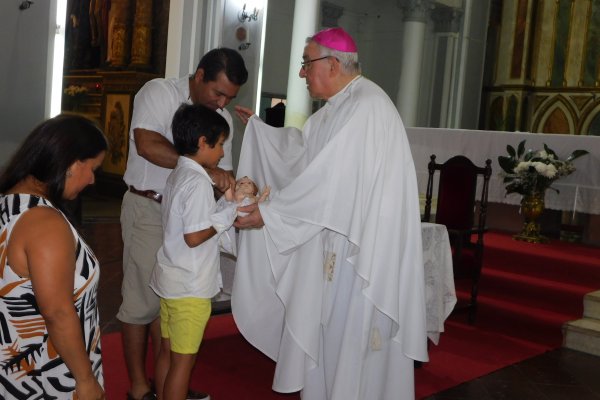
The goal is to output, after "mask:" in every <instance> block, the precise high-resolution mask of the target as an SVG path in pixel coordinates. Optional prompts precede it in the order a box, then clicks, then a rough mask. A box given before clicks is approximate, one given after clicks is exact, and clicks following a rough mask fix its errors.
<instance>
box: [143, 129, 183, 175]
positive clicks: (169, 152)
mask: <svg viewBox="0 0 600 400" xmlns="http://www.w3.org/2000/svg"><path fill="white" fill-rule="evenodd" d="M133 140H135V147H136V148H137V153H138V154H139V155H140V156H141V157H144V158H145V159H146V160H148V161H150V162H151V163H152V164H156V165H158V166H159V167H163V168H170V169H173V168H175V166H177V159H178V158H179V155H178V154H177V152H176V151H175V148H174V147H173V144H172V143H171V142H169V141H168V140H167V138H165V137H164V136H163V135H161V134H160V133H158V132H154V131H150V130H147V129H141V128H135V129H134V130H133Z"/></svg>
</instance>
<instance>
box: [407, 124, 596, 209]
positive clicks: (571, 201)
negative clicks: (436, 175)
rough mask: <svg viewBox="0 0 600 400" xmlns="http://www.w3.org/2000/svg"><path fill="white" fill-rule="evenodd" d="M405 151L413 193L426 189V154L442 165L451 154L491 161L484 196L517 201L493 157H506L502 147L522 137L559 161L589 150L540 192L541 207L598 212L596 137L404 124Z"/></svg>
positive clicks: (476, 161) (515, 143)
mask: <svg viewBox="0 0 600 400" xmlns="http://www.w3.org/2000/svg"><path fill="white" fill-rule="evenodd" d="M406 131H407V134H408V140H409V142H410V149H411V152H412V156H413V159H414V162H415V168H416V170H417V180H418V183H419V192H420V193H421V194H424V193H425V190H426V188H427V176H428V171H427V164H428V163H429V161H430V156H431V155H432V154H435V155H436V162H438V163H443V162H445V161H447V160H448V159H449V158H451V157H453V156H455V155H464V156H466V157H468V158H469V159H470V160H471V161H473V163H474V164H475V165H478V166H484V165H485V160H486V159H488V158H489V159H490V160H492V177H491V179H490V186H489V195H488V200H489V201H490V202H495V203H507V204H519V203H520V201H521V196H520V195H518V194H510V195H508V196H506V195H505V193H506V191H505V188H504V183H503V182H502V179H503V178H502V176H501V175H500V173H501V171H502V170H501V168H500V165H499V164H498V156H505V155H507V152H506V146H507V145H511V146H512V147H514V148H515V149H516V148H517V146H518V144H519V142H521V141H522V140H526V149H533V150H543V148H544V143H545V144H547V145H548V147H550V148H551V149H552V150H554V151H555V152H556V153H557V155H558V156H559V157H560V158H561V159H564V158H566V157H567V156H568V155H569V154H571V152H572V151H573V150H578V149H583V150H587V151H589V153H590V154H588V155H585V156H582V157H580V158H578V159H577V160H575V162H574V163H575V167H576V168H577V171H575V172H574V173H573V174H571V175H569V176H567V177H564V178H561V179H559V180H557V181H556V182H555V183H554V185H553V187H555V188H556V189H558V190H559V191H560V193H559V194H557V193H556V192H554V191H552V190H547V191H546V199H545V200H546V208H550V209H554V210H564V211H571V212H573V213H575V212H578V213H588V214H600V137H598V136H586V135H583V136H582V135H559V134H538V133H523V132H496V131H477V130H465V129H441V128H407V129H406Z"/></svg>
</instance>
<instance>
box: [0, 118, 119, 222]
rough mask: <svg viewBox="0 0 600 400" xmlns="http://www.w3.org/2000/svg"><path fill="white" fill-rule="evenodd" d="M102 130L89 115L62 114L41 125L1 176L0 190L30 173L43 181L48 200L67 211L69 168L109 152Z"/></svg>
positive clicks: (5, 189) (11, 185)
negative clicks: (76, 163) (66, 188)
mask: <svg viewBox="0 0 600 400" xmlns="http://www.w3.org/2000/svg"><path fill="white" fill-rule="evenodd" d="M107 148H108V144H107V141H106V138H105V137H104V134H103V133H102V131H101V130H100V129H99V128H98V127H97V126H96V124H95V123H94V122H92V121H90V120H89V119H87V118H84V117H81V116H78V115H59V116H57V117H54V118H51V119H48V120H46V121H44V122H42V123H41V124H40V125H38V126H37V127H36V128H35V129H34V130H33V131H32V132H31V133H30V134H29V135H28V136H27V138H25V141H24V142H23V144H22V145H21V147H20V148H19V149H18V150H17V152H16V153H15V154H14V155H13V157H12V159H11V160H10V161H9V163H8V164H7V165H6V168H5V169H4V171H2V174H1V175H0V193H6V192H7V191H8V190H9V189H11V188H12V187H13V186H15V185H16V184H17V183H19V182H21V181H22V180H24V179H25V178H27V177H28V176H29V175H31V176H32V177H34V178H35V179H37V180H38V181H40V182H42V183H44V184H45V185H46V187H47V193H46V195H47V196H48V200H50V202H51V203H52V204H53V205H54V206H56V207H58V208H59V209H60V210H62V211H65V202H64V199H63V191H64V188H65V178H66V174H67V170H68V168H69V167H70V166H71V165H72V164H73V163H74V162H75V161H83V160H87V159H89V158H94V157H96V156H98V154H100V153H101V152H102V151H106V150H107Z"/></svg>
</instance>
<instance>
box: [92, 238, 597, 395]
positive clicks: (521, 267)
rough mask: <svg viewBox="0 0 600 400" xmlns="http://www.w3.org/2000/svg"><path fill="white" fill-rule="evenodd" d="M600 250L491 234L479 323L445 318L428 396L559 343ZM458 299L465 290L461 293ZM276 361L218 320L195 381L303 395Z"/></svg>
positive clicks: (428, 369)
mask: <svg viewBox="0 0 600 400" xmlns="http://www.w3.org/2000/svg"><path fill="white" fill-rule="evenodd" d="M599 260H600V249H598V248H589V247H585V246H579V245H572V244H567V243H562V242H558V241H556V242H555V241H553V242H552V243H550V244H545V245H533V244H527V243H522V242H517V241H514V240H512V239H511V238H510V236H508V235H504V234H498V233H493V232H491V233H489V234H488V235H487V236H486V253H485V266H484V272H483V276H482V280H481V288H480V308H479V312H478V315H477V320H476V323H475V325H468V324H466V323H465V321H466V315H464V314H457V315H454V316H452V317H451V318H450V320H449V321H447V323H446V332H445V333H444V334H442V337H441V340H440V344H439V346H433V345H432V346H431V347H430V362H429V363H426V364H424V365H423V366H422V367H421V368H418V369H417V370H416V373H415V376H416V378H415V379H416V390H417V398H418V399H422V398H424V397H426V396H429V395H431V394H433V393H437V392H439V391H442V390H445V389H447V388H450V387H452V386H456V385H458V384H460V383H463V382H466V381H469V380H472V379H474V378H477V377H479V376H482V375H485V374H488V373H490V372H493V371H495V370H497V369H499V368H502V367H504V366H507V365H510V364H513V363H515V362H518V361H521V360H524V359H526V358H529V357H532V356H535V355H538V354H540V353H542V352H544V351H547V350H550V349H553V348H556V347H558V346H560V344H561V340H562V339H561V338H562V336H561V326H562V324H563V323H564V322H566V321H569V320H572V319H578V318H580V317H581V315H582V310H583V306H582V298H583V295H584V294H585V293H588V292H590V291H593V290H597V289H598V288H600V263H599ZM459 295H460V296H463V295H464V293H461V292H459ZM102 342H103V359H104V375H105V381H106V392H107V398H108V399H109V400H112V399H118V400H121V399H124V398H125V391H126V390H127V373H126V371H125V365H124V361H123V353H122V347H121V342H120V334H119V333H113V334H108V335H105V336H104V337H103V339H102ZM273 371H274V363H273V362H272V361H271V360H270V359H269V358H267V357H266V356H264V355H263V354H262V353H260V352H259V351H258V350H256V349H254V348H253V347H252V346H251V345H250V344H248V343H247V342H246V341H245V340H244V339H243V338H242V336H241V335H240V334H239V332H238V331H237V329H236V327H235V324H234V322H233V318H231V316H230V315H221V316H215V317H212V318H211V320H210V322H209V325H208V327H207V330H206V335H205V340H204V342H203V344H202V347H201V349H200V353H199V355H198V361H197V364H196V368H195V370H194V375H193V378H192V383H191V386H192V387H193V388H194V389H198V390H202V391H206V392H208V393H210V394H211V396H212V399H213V400H245V399H248V400H255V399H256V400H258V399H260V400H285V399H288V400H292V399H293V400H297V399H299V396H298V394H290V395H284V394H279V393H275V392H273V391H272V390H271V382H272V379H273Z"/></svg>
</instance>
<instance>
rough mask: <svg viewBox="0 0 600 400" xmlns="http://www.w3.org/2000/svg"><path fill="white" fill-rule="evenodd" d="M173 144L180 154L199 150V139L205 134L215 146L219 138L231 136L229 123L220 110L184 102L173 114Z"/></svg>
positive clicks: (188, 153) (210, 144) (208, 142)
mask: <svg viewBox="0 0 600 400" xmlns="http://www.w3.org/2000/svg"><path fill="white" fill-rule="evenodd" d="M171 129H172V131H173V145H174V146H175V150H177V153H178V154H179V155H182V156H185V155H193V154H196V153H197V152H198V139H200V137H202V136H204V137H205V138H206V143H207V144H208V145H209V146H210V147H215V145H216V144H217V142H218V141H219V138H220V137H221V136H225V139H227V137H228V136H229V125H228V124H227V121H226V120H225V118H223V117H222V116H221V115H219V113H218V112H216V111H214V110H211V109H210V108H207V107H205V106H203V105H201V104H182V105H181V106H179V108H178V109H177V111H176V112H175V115H174V116H173V124H172V127H171Z"/></svg>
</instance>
